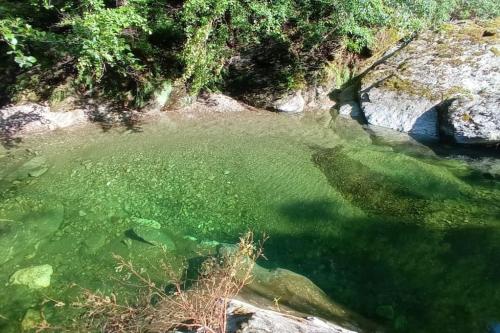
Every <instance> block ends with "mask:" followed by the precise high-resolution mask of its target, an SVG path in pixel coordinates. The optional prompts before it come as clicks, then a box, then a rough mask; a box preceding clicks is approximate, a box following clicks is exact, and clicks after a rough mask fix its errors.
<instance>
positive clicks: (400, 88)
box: [381, 75, 440, 100]
mask: <svg viewBox="0 0 500 333" xmlns="http://www.w3.org/2000/svg"><path fill="white" fill-rule="evenodd" d="M381 86H382V87H384V88H386V89H388V90H392V91H395V92H398V93H404V94H407V95H411V96H419V97H425V98H428V99H430V100H438V99H439V97H440V95H439V94H438V93H436V92H435V91H434V90H432V89H430V88H429V87H427V86H425V85H423V84H420V83H417V82H414V81H411V80H407V79H402V78H400V77H398V76H395V75H394V76H391V77H389V78H388V79H387V80H385V81H383V82H382V85H381Z"/></svg>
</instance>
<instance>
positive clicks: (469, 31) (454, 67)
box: [360, 21, 500, 144]
mask: <svg viewBox="0 0 500 333" xmlns="http://www.w3.org/2000/svg"><path fill="white" fill-rule="evenodd" d="M499 35H500V31H499V27H498V22H495V21H493V22H489V23H484V24H482V25H479V24H477V23H474V22H470V21H465V22H458V23H454V24H447V25H445V26H443V27H442V28H441V29H440V30H438V31H436V32H426V33H423V34H422V35H420V36H419V37H418V38H416V39H415V40H414V41H412V42H411V43H409V44H408V45H407V46H406V47H403V48H402V49H401V50H392V51H389V54H390V56H388V58H387V59H386V60H384V61H382V62H381V63H379V64H378V65H376V66H375V67H374V68H372V69H371V70H370V71H369V72H368V73H367V74H366V75H365V76H364V77H363V78H362V82H361V93H360V95H361V96H360V99H361V107H362V110H363V112H364V114H365V117H366V119H367V121H368V123H369V124H372V125H378V126H383V127H388V128H392V129H395V130H398V131H401V132H407V133H410V134H411V135H413V136H415V137H419V138H423V139H439V138H441V137H449V138H451V139H453V140H454V141H455V142H457V143H464V144H473V143H480V144H492V143H496V142H500V134H499V133H500V99H499V97H498V93H499V92H500V71H499V68H500V56H499V52H500V51H499V50H500V42H499Z"/></svg>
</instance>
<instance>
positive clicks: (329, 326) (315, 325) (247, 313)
mask: <svg viewBox="0 0 500 333" xmlns="http://www.w3.org/2000/svg"><path fill="white" fill-rule="evenodd" d="M228 314H229V320H228V332H230V333H269V332H276V333H278V332H280V333H281V332H282V333H285V332H286V333H356V332H359V331H352V330H349V329H347V328H344V327H341V326H339V325H336V324H333V323H330V322H327V321H325V320H322V319H319V318H316V317H306V318H301V317H297V316H290V315H287V314H283V313H279V312H275V311H271V310H265V309H261V308H258V307H255V306H253V305H250V304H248V303H245V302H242V301H239V300H231V302H230V303H229V306H228Z"/></svg>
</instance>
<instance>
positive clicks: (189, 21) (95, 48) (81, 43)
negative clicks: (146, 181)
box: [0, 0, 500, 104]
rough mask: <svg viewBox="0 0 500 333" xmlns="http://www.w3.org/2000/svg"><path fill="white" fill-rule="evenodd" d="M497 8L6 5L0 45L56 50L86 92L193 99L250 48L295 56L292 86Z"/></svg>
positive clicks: (133, 0)
mask: <svg viewBox="0 0 500 333" xmlns="http://www.w3.org/2000/svg"><path fill="white" fill-rule="evenodd" d="M499 8H500V7H499V6H498V4H497V1H495V0H471V1H469V0H467V1H466V0H443V1H440V0H328V1H327V0H274V1H260V0H186V1H179V0H164V1H159V0H127V1H123V0H122V1H117V0H82V1H78V2H76V1H70V0H50V1H49V0H22V1H8V2H5V1H4V2H2V3H0V42H3V43H4V44H6V45H7V46H8V53H9V56H11V57H12V59H14V60H15V61H16V62H17V64H18V65H19V66H20V67H21V68H22V69H25V68H27V67H29V66H32V65H34V64H36V63H39V61H38V62H37V59H38V58H40V57H44V56H47V55H46V53H47V51H48V50H51V51H53V50H57V52H49V53H50V55H48V56H50V57H52V61H51V62H47V64H46V65H45V64H40V65H41V66H46V67H45V68H46V70H50V66H53V64H54V63H57V62H60V61H62V60H63V59H66V58H68V57H69V58H70V59H73V64H74V67H75V68H76V69H77V71H78V78H79V82H81V83H83V84H84V86H86V88H87V89H89V88H94V89H95V88H100V89H105V88H108V87H109V85H110V84H113V85H115V88H116V89H118V90H124V89H129V90H130V86H131V85H132V86H135V87H136V88H134V89H131V91H132V94H133V95H134V97H137V96H138V95H141V92H143V91H144V90H147V89H143V88H144V87H147V84H146V83H147V81H158V80H159V81H161V80H163V79H176V78H179V77H181V78H183V79H184V81H185V82H186V83H187V85H188V86H189V87H190V90H191V92H192V93H197V92H199V91H201V90H207V89H217V88H218V87H219V85H220V82H221V80H223V79H224V72H225V69H226V68H227V67H228V63H230V59H231V58H232V57H233V56H237V55H239V54H240V53H241V52H243V51H244V50H252V49H263V50H264V51H266V50H267V54H266V58H267V60H269V62H270V63H273V64H278V65H279V64H280V62H279V61H274V60H276V59H280V58H287V59H289V60H290V61H287V62H286V64H283V67H282V68H278V70H279V71H281V72H282V73H283V76H284V79H283V80H282V81H283V82H285V83H286V84H285V85H286V86H287V87H295V86H297V84H298V83H297V82H301V81H302V80H303V78H305V79H306V80H308V78H309V77H311V75H310V72H311V71H315V70H317V69H318V68H321V67H322V65H323V64H325V63H326V62H328V61H331V60H332V59H333V58H334V54H335V52H336V51H337V50H338V49H342V50H348V51H349V52H351V53H364V51H365V50H366V49H367V48H370V47H372V46H373V45H372V44H373V42H374V40H375V39H374V36H375V34H376V32H377V31H379V30H380V29H382V28H384V27H391V28H395V29H398V30H399V31H400V33H401V34H402V35H403V34H405V33H407V34H411V33H412V32H414V31H416V30H419V29H423V28H426V27H430V26H433V25H436V24H439V23H440V22H443V21H446V20H449V19H452V18H467V17H474V18H475V17H479V18H489V17H495V16H498V15H499V14H500V9H499ZM273 44H279V45H283V46H285V48H284V49H283V52H284V53H286V54H275V53H273V52H274V51H275V49H273V48H272V47H270V46H271V45H273ZM41 46H42V47H41ZM0 49H2V48H0ZM273 72H276V71H273ZM313 76H314V75H313ZM107 78H108V79H109V80H106V79H107ZM287 82H288V83H287ZM113 95H119V96H122V95H126V94H115V93H113ZM143 95H144V94H143ZM146 95H147V94H146ZM141 98H142V97H141ZM139 104H141V103H139Z"/></svg>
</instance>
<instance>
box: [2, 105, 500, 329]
mask: <svg viewBox="0 0 500 333" xmlns="http://www.w3.org/2000/svg"><path fill="white" fill-rule="evenodd" d="M460 154H462V153H460ZM450 155H452V157H445V156H440V155H438V154H436V153H435V152H434V151H433V150H432V149H430V148H428V147H426V146H423V145H421V144H418V143H416V142H413V141H412V140H411V139H410V138H407V139H403V140H401V139H398V140H395V141H394V140H387V139H386V138H380V137H376V136H374V134H373V132H372V133H370V132H367V131H365V130H364V129H363V128H362V127H361V126H360V125H359V124H357V123H356V122H354V121H351V120H349V121H348V120H342V119H336V120H331V119H330V117H329V115H324V114H313V113H311V114H306V115H305V116H303V117H294V116H291V117H290V116H285V115H280V114H275V113H268V112H259V111H254V112H251V111H248V112H237V113H222V114H170V115H168V116H162V117H158V118H155V119H153V120H149V121H145V122H144V123H142V124H139V125H138V126H137V127H135V128H122V127H117V128H112V129H109V130H103V129H102V128H100V127H99V126H98V125H87V126H83V127H79V128H73V129H67V130H60V131H56V132H52V133H49V134H45V135H37V136H31V137H28V138H25V139H24V140H23V141H22V142H20V143H19V144H18V145H17V146H16V147H14V148H12V149H10V150H8V151H5V152H3V153H1V154H0V156H1V157H0V186H1V194H0V226H1V228H0V251H3V252H4V253H0V255H1V256H2V258H3V259H2V261H0V263H1V264H0V283H1V287H0V289H1V292H0V294H1V295H2V296H1V297H0V331H1V332H18V331H19V329H20V328H19V327H20V326H19V325H20V322H21V320H22V318H23V315H24V314H25V312H26V311H27V310H28V309H30V308H33V309H35V310H36V311H39V310H42V311H43V313H44V315H45V316H46V318H47V320H48V321H49V322H50V323H51V324H53V325H55V326H58V325H65V324H67V320H68V316H69V314H70V313H73V312H72V311H73V310H72V309H71V303H72V302H74V301H75V299H76V298H77V297H78V295H79V294H81V291H82V289H85V288H88V289H91V290H100V291H103V292H108V293H110V292H113V291H114V292H116V293H119V292H120V291H121V292H123V293H133V292H134V287H133V286H130V285H129V284H127V283H126V281H125V280H123V279H122V275H120V274H119V273H120V272H118V273H117V272H116V261H115V259H113V254H119V255H121V256H122V257H124V258H127V259H129V260H131V261H133V262H134V263H135V264H136V265H137V266H138V267H141V268H142V269H143V270H144V271H145V272H148V273H150V276H151V278H152V279H153V280H157V281H158V283H161V282H162V281H161V279H162V277H163V275H162V274H161V272H157V271H156V268H157V265H155V263H156V262H158V260H159V259H158V258H160V257H161V258H165V256H166V258H167V260H169V261H170V263H171V264H172V265H173V266H176V265H178V266H179V267H180V266H181V265H182V264H183V263H185V260H184V259H183V258H192V257H194V254H193V253H194V252H196V251H195V250H193V249H194V248H195V247H197V246H199V245H200V244H217V243H235V242H236V241H237V239H238V237H239V235H241V234H242V233H244V232H246V231H248V230H251V231H253V232H254V233H255V234H256V235H260V234H263V233H265V234H267V235H268V236H269V240H268V241H267V243H266V246H265V254H266V258H267V260H262V262H261V263H260V264H261V265H263V266H265V267H268V268H274V267H282V268H286V269H289V270H292V271H294V272H297V273H300V274H303V275H304V276H306V277H308V278H309V279H311V280H312V281H313V282H314V283H316V284H317V285H318V286H319V287H320V288H321V289H323V290H324V291H325V292H326V293H327V295H328V296H329V297H331V298H332V299H333V300H334V301H335V302H337V303H339V304H342V305H343V306H345V307H346V308H348V309H350V310H351V311H354V312H356V313H359V314H360V315H362V316H364V317H366V318H368V319H370V320H372V321H374V322H376V323H379V324H380V325H381V326H384V327H386V328H387V331H395V332H485V333H486V332H488V327H489V325H490V324H491V323H493V322H495V321H497V320H499V319H500V310H499V309H500V204H499V202H498V201H499V198H500V178H499V175H498V174H496V173H495V172H494V170H496V169H495V165H497V166H498V156H495V154H492V155H491V156H489V157H488V163H490V164H492V165H493V167H492V168H491V170H493V171H491V172H490V171H488V170H490V169H488V170H485V169H481V168H476V167H475V166H476V165H482V164H481V159H480V158H472V159H471V158H468V159H466V158H463V157H457V156H453V154H450ZM30 161H31V164H29V163H30ZM33 161H34V162H33ZM471 163H472V164H471ZM30 168H31V169H30ZM141 219H142V220H148V221H155V222H157V223H158V224H159V225H160V226H161V228H162V229H163V230H166V231H168V234H169V237H170V239H171V244H170V246H169V248H168V249H167V254H165V251H159V250H158V247H157V246H154V245H153V244H151V243H148V242H144V241H142V240H141V239H137V237H133V235H131V234H130V230H131V228H133V225H134V223H135V222H136V221H138V220H141ZM134 221H135V222H134ZM45 264H48V265H50V266H51V267H52V269H53V274H52V277H51V282H50V286H49V287H46V288H40V289H30V288H28V287H27V286H24V285H15V284H12V283H9V279H10V277H11V275H12V274H13V273H14V272H16V271H17V270H19V269H22V268H26V267H31V266H37V265H45ZM11 282H12V281H11ZM62 303H64V306H63V305H62Z"/></svg>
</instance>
